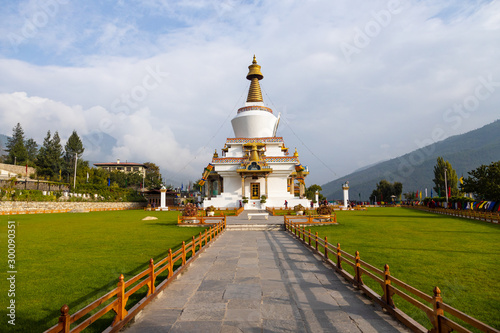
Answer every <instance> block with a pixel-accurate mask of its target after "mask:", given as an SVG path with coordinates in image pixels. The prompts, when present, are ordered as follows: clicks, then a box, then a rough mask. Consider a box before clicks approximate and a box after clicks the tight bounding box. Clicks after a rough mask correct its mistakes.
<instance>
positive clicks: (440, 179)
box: [432, 157, 458, 197]
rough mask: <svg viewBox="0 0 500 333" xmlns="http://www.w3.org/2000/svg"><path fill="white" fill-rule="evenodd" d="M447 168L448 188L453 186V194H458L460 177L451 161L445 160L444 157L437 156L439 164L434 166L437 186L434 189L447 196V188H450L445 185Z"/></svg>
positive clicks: (434, 180)
mask: <svg viewBox="0 0 500 333" xmlns="http://www.w3.org/2000/svg"><path fill="white" fill-rule="evenodd" d="M445 169H446V183H447V185H448V188H450V187H451V195H452V196H456V195H458V188H457V184H458V177H457V173H456V172H455V170H454V169H453V168H452V167H451V163H450V162H448V161H445V160H444V159H443V158H442V157H438V158H437V164H436V165H435V166H434V179H433V180H432V181H433V182H434V184H435V185H436V186H434V191H436V193H441V196H444V197H446V192H444V191H445V190H446V191H448V188H446V186H445V179H444V174H445Z"/></svg>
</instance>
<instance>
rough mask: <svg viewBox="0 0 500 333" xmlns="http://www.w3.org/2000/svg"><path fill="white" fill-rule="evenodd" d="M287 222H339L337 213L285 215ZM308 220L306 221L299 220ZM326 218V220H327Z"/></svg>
mask: <svg viewBox="0 0 500 333" xmlns="http://www.w3.org/2000/svg"><path fill="white" fill-rule="evenodd" d="M283 220H284V222H285V224H286V223H293V224H337V214H335V213H334V214H332V215H284V216H283ZM297 220H306V221H297ZM325 220H326V221H325Z"/></svg>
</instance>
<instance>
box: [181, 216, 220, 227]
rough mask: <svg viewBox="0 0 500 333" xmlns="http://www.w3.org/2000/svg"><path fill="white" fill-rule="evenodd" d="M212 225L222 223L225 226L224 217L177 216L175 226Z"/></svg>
mask: <svg viewBox="0 0 500 333" xmlns="http://www.w3.org/2000/svg"><path fill="white" fill-rule="evenodd" d="M214 223H224V225H226V215H219V216H182V215H178V216H177V224H181V225H193V224H194V225H197V224H199V225H207V224H214Z"/></svg>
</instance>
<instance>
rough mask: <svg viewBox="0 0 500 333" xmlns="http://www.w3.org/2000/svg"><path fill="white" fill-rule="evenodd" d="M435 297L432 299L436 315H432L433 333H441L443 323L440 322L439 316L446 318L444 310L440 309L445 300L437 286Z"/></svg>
mask: <svg viewBox="0 0 500 333" xmlns="http://www.w3.org/2000/svg"><path fill="white" fill-rule="evenodd" d="M433 291H434V297H433V298H432V307H433V309H434V313H433V314H432V319H431V322H432V329H431V332H433V333H439V332H441V323H440V320H439V316H444V311H443V309H441V308H440V304H441V303H442V302H443V298H442V297H441V290H440V289H439V288H438V287H437V286H436V287H434V290H433Z"/></svg>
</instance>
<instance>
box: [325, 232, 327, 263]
mask: <svg viewBox="0 0 500 333" xmlns="http://www.w3.org/2000/svg"><path fill="white" fill-rule="evenodd" d="M325 259H326V260H328V237H326V236H325Z"/></svg>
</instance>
